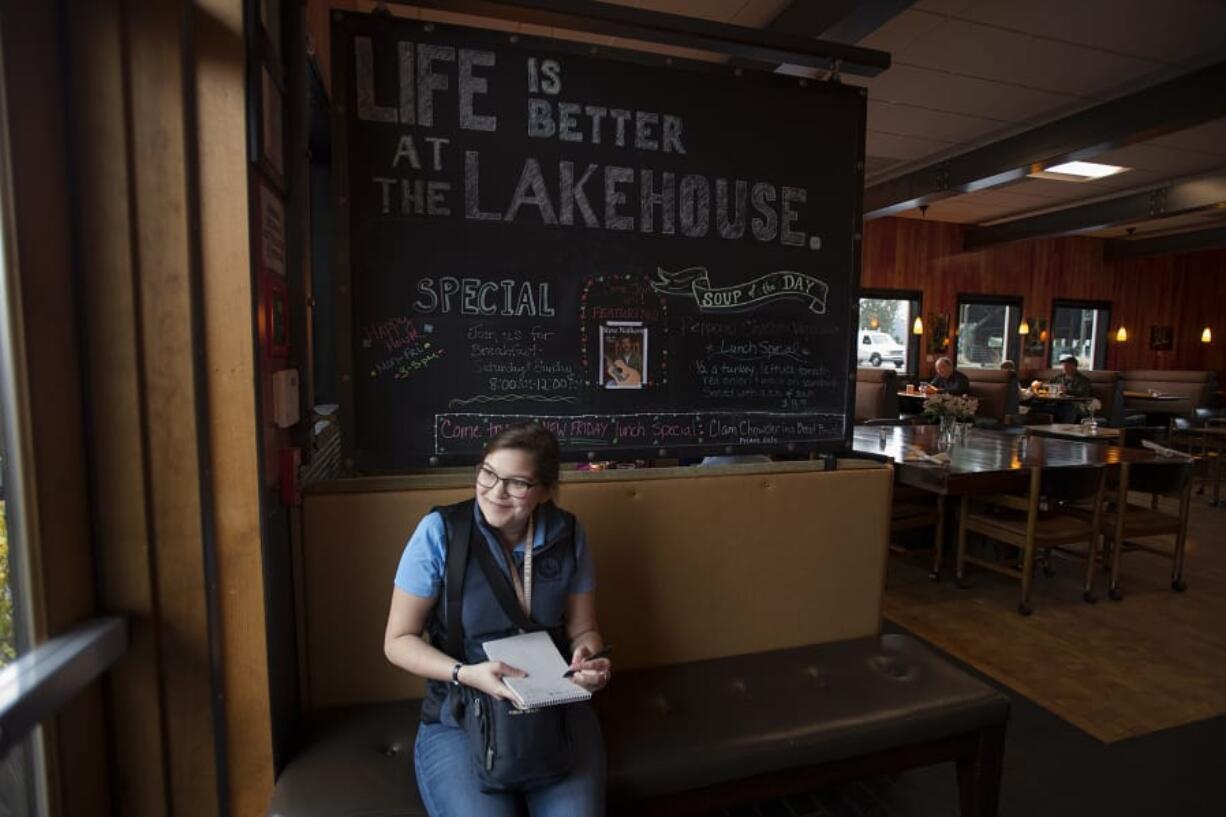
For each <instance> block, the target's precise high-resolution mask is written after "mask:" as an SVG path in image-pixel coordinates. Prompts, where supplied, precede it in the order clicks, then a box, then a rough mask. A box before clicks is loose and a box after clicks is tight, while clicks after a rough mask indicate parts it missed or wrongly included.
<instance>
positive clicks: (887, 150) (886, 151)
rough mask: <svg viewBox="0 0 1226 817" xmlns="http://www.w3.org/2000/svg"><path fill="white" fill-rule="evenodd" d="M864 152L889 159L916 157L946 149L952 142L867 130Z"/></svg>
mask: <svg viewBox="0 0 1226 817" xmlns="http://www.w3.org/2000/svg"><path fill="white" fill-rule="evenodd" d="M864 141H865V144H864V148H865V152H866V153H871V154H872V155H874V156H885V157H888V158H891V159H918V158H920V157H922V156H928V155H930V154H932V153H936V152H937V151H939V150H944V149H947V148H949V147H950V146H951V144H952V143H950V142H945V141H941V140H939V139H923V138H919V137H915V136H907V135H905V134H898V133H882V132H880V131H874V130H871V129H870V130H869V131H868V133H867V135H866V138H865V140H864Z"/></svg>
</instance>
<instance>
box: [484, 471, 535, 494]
mask: <svg viewBox="0 0 1226 817" xmlns="http://www.w3.org/2000/svg"><path fill="white" fill-rule="evenodd" d="M499 482H501V483H502V484H503V487H505V488H506V491H507V496H511V497H514V498H515V499H523V498H524V497H525V496H527V495H528V492H529V491H531V490H532V489H533V488H535V487H536V486H538V485H540V483H539V482H529V481H528V480H526V479H520V478H519V477H500V476H498V475H497V474H496V473H494V470H493V469H492V468H490V467H489V466H488V465H485V464H484V463H482V464H481V465H478V466H477V484H478V485H480V486H481V487H482V488H485V489H487V490H493V489H494V488H497V487H498V483H499Z"/></svg>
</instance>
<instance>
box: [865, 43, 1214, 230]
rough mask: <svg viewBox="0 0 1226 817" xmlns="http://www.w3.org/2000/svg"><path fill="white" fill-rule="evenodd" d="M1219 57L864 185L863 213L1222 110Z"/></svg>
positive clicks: (1016, 175) (982, 184)
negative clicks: (995, 139)
mask: <svg viewBox="0 0 1226 817" xmlns="http://www.w3.org/2000/svg"><path fill="white" fill-rule="evenodd" d="M1223 88H1226V61H1223V62H1218V63H1214V64H1213V65H1210V66H1208V67H1206V68H1202V69H1200V70H1199V71H1193V72H1192V73H1190V74H1185V75H1184V76H1181V77H1177V78H1175V79H1172V80H1168V81H1167V82H1163V83H1160V84H1158V85H1154V86H1152V87H1150V88H1146V89H1144V90H1141V91H1137V92H1136V93H1133V94H1129V95H1127V96H1122V97H1119V98H1117V99H1113V100H1111V101H1110V102H1105V103H1103V104H1102V105H1098V106H1096V107H1093V108H1090V109H1089V110H1085V111H1081V112H1079V113H1075V114H1072V115H1071V116H1066V117H1064V118H1063V119H1058V120H1056V121H1055V122H1049V123H1047V124H1046V125H1040V126H1039V127H1037V128H1032V129H1031V130H1028V131H1025V132H1024V133H1019V134H1016V135H1014V136H1010V137H1008V138H1006V139H1002V140H1000V141H999V142H993V143H992V144H990V145H985V146H983V147H980V148H976V149H974V150H970V151H967V152H966V153H962V154H960V155H958V156H953V157H951V158H948V159H945V160H943V161H940V162H935V163H933V164H931V165H928V166H927V167H924V168H921V169H919V170H915V171H913V172H911V173H906V174H904V175H902V176H899V177H898V178H895V179H891V180H889V181H886V182H881V183H880V184H875V185H873V186H872V187H869V188H868V189H866V190H865V191H864V217H865V218H866V219H872V218H880V217H881V216H888V215H892V214H894V213H897V212H900V211H902V210H909V209H911V208H913V207H918V206H919V205H921V204H929V203H931V202H934V201H939V200H940V199H944V198H947V197H949V196H956V195H958V194H959V193H972V192H974V191H976V190H984V189H986V188H989V187H996V186H997V185H1001V184H1005V183H1006V182H1010V181H1014V180H1017V179H1021V178H1023V177H1024V176H1025V175H1026V174H1028V173H1031V172H1033V171H1035V170H1042V169H1043V168H1045V167H1049V166H1051V165H1053V164H1059V163H1061V162H1067V161H1072V160H1075V159H1089V158H1091V157H1093V156H1097V155H1098V154H1100V153H1104V152H1106V151H1108V150H1112V149H1115V148H1119V147H1123V146H1125V145H1131V144H1135V143H1137V142H1145V141H1148V140H1150V139H1154V138H1156V137H1159V136H1162V135H1164V134H1168V133H1173V132H1175V131H1180V130H1184V129H1185V128H1190V127H1192V126H1193V125H1199V124H1201V123H1202V122H1208V121H1209V120H1211V119H1217V118H1218V117H1221V116H1226V93H1223V90H1222V89H1223Z"/></svg>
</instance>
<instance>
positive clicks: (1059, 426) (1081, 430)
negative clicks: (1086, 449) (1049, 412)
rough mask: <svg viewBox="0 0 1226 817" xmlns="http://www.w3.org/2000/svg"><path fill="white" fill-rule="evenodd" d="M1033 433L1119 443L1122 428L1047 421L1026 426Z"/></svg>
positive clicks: (1090, 441) (1043, 435)
mask: <svg viewBox="0 0 1226 817" xmlns="http://www.w3.org/2000/svg"><path fill="white" fill-rule="evenodd" d="M1026 429H1027V430H1028V431H1029V432H1030V433H1031V434H1038V435H1039V436H1041V437H1057V438H1059V439H1062V440H1076V441H1078V442H1083V443H1118V442H1119V441H1120V430H1119V429H1118V428H1107V427H1106V426H1103V425H1095V426H1093V427H1090V426H1087V425H1084V424H1082V423H1046V424H1040V425H1032V426H1026Z"/></svg>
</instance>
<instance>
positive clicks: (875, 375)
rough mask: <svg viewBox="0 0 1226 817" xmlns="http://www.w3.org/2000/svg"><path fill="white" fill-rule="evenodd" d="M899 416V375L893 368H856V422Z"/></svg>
mask: <svg viewBox="0 0 1226 817" xmlns="http://www.w3.org/2000/svg"><path fill="white" fill-rule="evenodd" d="M897 416H898V375H897V374H896V373H895V372H894V370H893V369H856V422H857V423H861V422H864V421H865V420H873V419H876V418H879V417H889V418H895V417H897Z"/></svg>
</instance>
